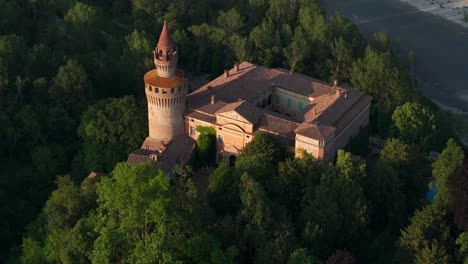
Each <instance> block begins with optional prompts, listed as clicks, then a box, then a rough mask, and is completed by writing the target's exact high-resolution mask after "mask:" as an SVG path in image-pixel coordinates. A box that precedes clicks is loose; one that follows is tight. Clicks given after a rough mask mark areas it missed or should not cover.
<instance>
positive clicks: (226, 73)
mask: <svg viewBox="0 0 468 264" xmlns="http://www.w3.org/2000/svg"><path fill="white" fill-rule="evenodd" d="M227 77H229V71H228V70H224V78H227Z"/></svg>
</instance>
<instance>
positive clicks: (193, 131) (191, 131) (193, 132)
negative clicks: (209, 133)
mask: <svg viewBox="0 0 468 264" xmlns="http://www.w3.org/2000/svg"><path fill="white" fill-rule="evenodd" d="M189 133H190V135H191V136H193V135H195V128H194V127H192V126H191V127H190V131H189Z"/></svg>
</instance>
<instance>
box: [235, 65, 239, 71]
mask: <svg viewBox="0 0 468 264" xmlns="http://www.w3.org/2000/svg"><path fill="white" fill-rule="evenodd" d="M234 71H235V72H238V71H239V64H237V63H236V64H234Z"/></svg>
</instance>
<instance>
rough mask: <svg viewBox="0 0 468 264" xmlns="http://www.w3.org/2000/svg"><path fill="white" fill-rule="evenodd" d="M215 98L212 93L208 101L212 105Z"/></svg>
mask: <svg viewBox="0 0 468 264" xmlns="http://www.w3.org/2000/svg"><path fill="white" fill-rule="evenodd" d="M215 98H216V97H215V96H214V95H212V96H211V97H210V102H211V104H212V105H213V104H215Z"/></svg>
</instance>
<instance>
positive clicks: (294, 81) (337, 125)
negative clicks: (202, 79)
mask: <svg viewBox="0 0 468 264" xmlns="http://www.w3.org/2000/svg"><path fill="white" fill-rule="evenodd" d="M274 87H278V88H281V89H285V90H288V91H291V92H294V93H297V94H300V95H303V96H306V97H309V98H311V100H312V101H311V103H310V104H309V105H307V106H306V108H305V110H304V115H303V116H299V117H296V119H297V120H298V121H300V122H295V121H292V120H288V119H290V118H288V117H286V116H284V115H280V114H272V113H270V112H269V111H268V110H265V109H261V108H258V107H256V106H254V105H253V104H252V103H253V102H255V101H256V99H257V98H260V97H261V96H262V95H264V94H265V93H266V92H270V90H271V89H272V88H274ZM212 97H214V98H215V103H214V104H211V99H210V98H212ZM371 99H372V98H371V97H370V96H367V95H366V94H364V93H363V92H360V91H357V90H353V89H350V88H347V87H343V86H337V85H333V84H330V83H327V82H324V81H320V80H317V79H314V78H311V77H308V76H305V75H302V74H298V73H291V72H289V71H287V70H285V69H268V68H264V67H261V66H258V65H254V64H251V63H249V62H243V63H241V64H240V65H239V67H238V69H236V67H234V68H232V69H230V70H228V75H227V76H226V75H225V74H223V75H221V76H219V77H217V78H216V79H214V80H212V81H211V82H209V83H208V84H206V85H204V86H202V87H201V88H200V89H198V90H196V91H194V92H193V93H191V94H189V95H188V96H187V110H188V111H189V112H190V113H191V112H202V113H206V114H209V115H213V116H215V115H216V113H222V112H226V111H236V112H238V113H239V114H240V115H241V116H243V117H244V118H246V119H247V120H249V122H251V123H253V124H254V125H255V127H256V129H261V130H266V131H270V132H272V133H274V134H278V135H282V136H285V137H288V138H289V137H291V136H293V135H295V133H299V134H303V135H307V136H310V137H314V138H317V139H319V138H323V137H326V136H329V135H331V134H333V133H335V132H336V131H340V130H341V129H343V128H344V127H345V126H346V124H347V123H349V122H350V120H352V117H353V115H355V114H356V113H359V112H360V111H362V110H363V109H364V108H365V107H366V106H368V105H369V104H370V101H371ZM190 115H193V114H190ZM205 119H207V118H205ZM300 123H304V124H303V125H301V126H300V127H299V125H300Z"/></svg>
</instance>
